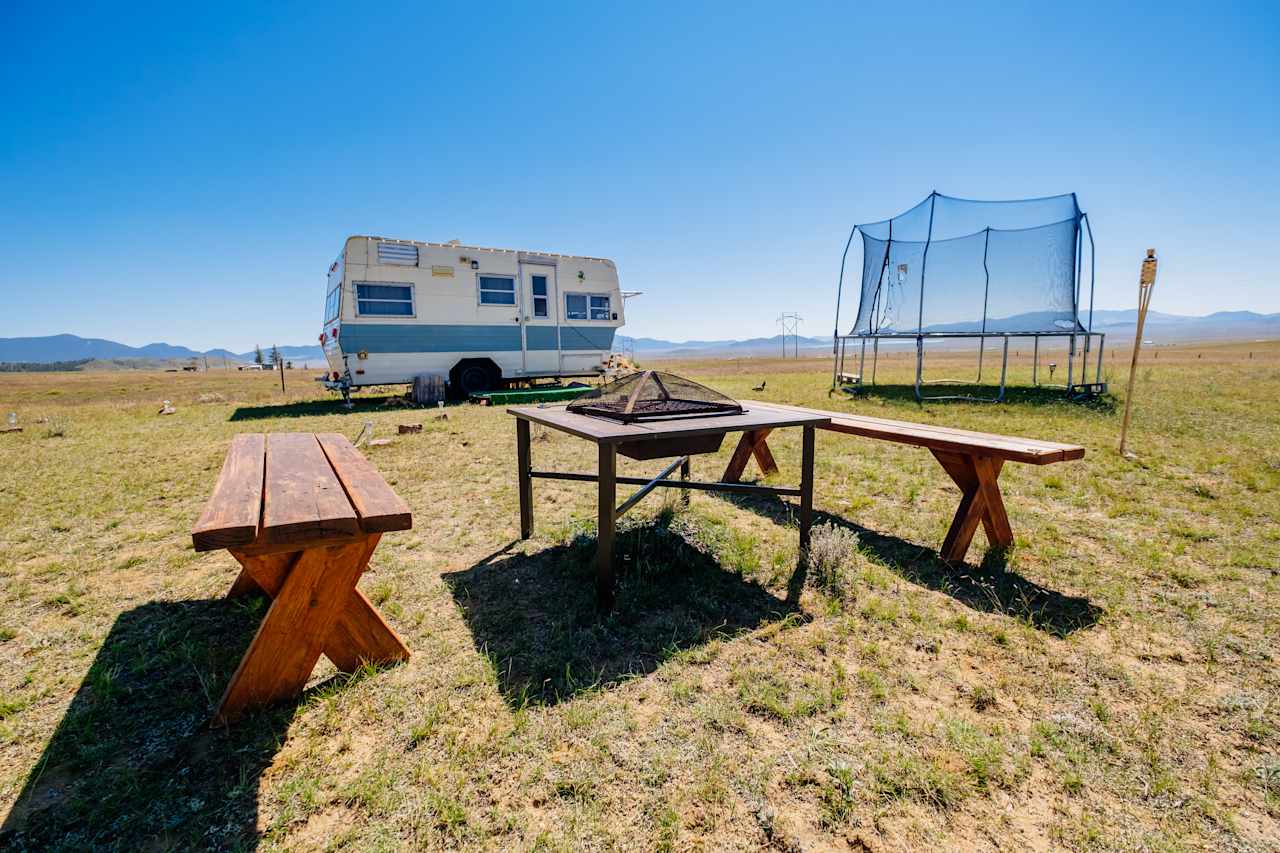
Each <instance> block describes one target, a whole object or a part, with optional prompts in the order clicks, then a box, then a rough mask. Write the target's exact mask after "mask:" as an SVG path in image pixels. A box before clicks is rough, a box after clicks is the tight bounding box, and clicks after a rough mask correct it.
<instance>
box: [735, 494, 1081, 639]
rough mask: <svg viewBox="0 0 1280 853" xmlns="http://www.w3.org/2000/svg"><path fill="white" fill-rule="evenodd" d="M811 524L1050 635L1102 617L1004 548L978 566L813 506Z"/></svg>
mask: <svg viewBox="0 0 1280 853" xmlns="http://www.w3.org/2000/svg"><path fill="white" fill-rule="evenodd" d="M715 496H716V497H717V498H719V499H721V500H725V501H729V502H730V503H732V504H735V505H736V506H739V507H741V508H743V509H746V510H750V511H751V512H755V513H757V514H759V515H763V516H765V517H767V518H770V519H772V520H774V521H775V522H777V523H780V524H786V523H788V522H790V521H791V520H792V519H791V516H792V513H793V512H794V509H793V507H792V506H791V504H788V503H787V502H785V501H783V500H782V499H780V498H776V497H763V496H755V495H731V494H722V493H716V494H715ZM813 524H814V526H815V527H816V526H818V525H820V524H831V525H833V526H835V527H843V528H845V529H847V530H852V531H853V532H854V533H857V534H858V541H859V542H860V543H861V546H862V548H863V549H864V550H865V551H867V552H869V553H870V554H872V555H873V556H875V558H876V559H877V560H879V561H880V562H881V563H883V564H884V565H885V566H887V567H888V568H889V569H890V570H892V571H893V572H895V573H896V574H898V575H899V576H900V577H902V578H903V579H904V580H907V581H910V582H911V583H914V584H917V585H919V586H923V587H926V588H928V589H932V590H935V591H937V592H941V593H944V594H946V595H949V596H951V597H952V598H954V599H955V600H956V601H958V602H960V603H961V604H963V605H965V606H966V607H969V608H972V609H974V610H979V611H982V612H983V613H998V614H1000V615H1002V616H1012V617H1014V618H1017V619H1025V620H1026V621H1027V622H1028V623H1029V624H1031V625H1033V626H1034V627H1036V628H1037V629H1039V630H1041V631H1045V632H1047V633H1049V634H1053V635H1054V636H1056V637H1066V636H1068V635H1069V634H1071V633H1073V632H1075V631H1079V630H1082V629H1085V628H1091V627H1093V626H1094V625H1095V624H1097V622H1098V620H1099V619H1100V618H1101V617H1102V608H1101V607H1098V606H1097V605H1096V604H1093V603H1092V602H1090V601H1089V599H1087V598H1081V597H1079V596H1074V595H1064V594H1062V593H1060V592H1057V591H1056V590H1052V589H1048V588H1046V587H1043V586H1040V585H1039V584H1037V583H1035V582H1034V581H1031V580H1028V579H1027V578H1024V577H1023V576H1022V575H1020V574H1018V573H1017V572H1014V571H1010V570H1009V569H1008V566H1007V564H1006V561H1005V554H1004V552H1003V551H1001V550H999V549H992V550H990V551H988V552H987V555H986V557H985V558H984V559H983V561H982V564H981V565H980V566H971V565H968V564H964V565H958V566H952V565H949V564H948V563H946V562H944V561H943V560H942V559H941V558H940V557H939V556H938V552H937V551H935V550H933V549H931V548H926V547H924V546H923V545H917V544H915V543H914V542H908V541H907V540H905V539H899V538H898V537H896V536H889V535H886V534H884V533H877V532H876V531H874V530H870V529H868V528H866V527H863V526H862V525H860V524H854V523H853V522H851V521H849V520H847V519H845V518H842V517H840V516H838V515H832V514H831V513H827V512H822V511H820V510H814V512H813Z"/></svg>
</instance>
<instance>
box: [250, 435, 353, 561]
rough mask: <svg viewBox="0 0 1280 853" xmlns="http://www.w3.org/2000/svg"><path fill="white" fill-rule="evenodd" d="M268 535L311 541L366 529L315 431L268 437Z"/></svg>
mask: <svg viewBox="0 0 1280 853" xmlns="http://www.w3.org/2000/svg"><path fill="white" fill-rule="evenodd" d="M266 461H267V467H266V477H265V481H264V482H265V487H264V489H263V496H262V537H263V539H264V540H266V541H267V542H271V543H290V542H299V543H301V542H306V541H307V540H310V539H317V538H321V537H327V536H353V535H355V534H358V533H359V532H360V523H359V521H358V520H357V518H356V511H355V509H353V508H352V506H351V501H350V500H349V499H348V498H347V493H346V491H345V490H344V489H343V488H342V483H340V482H339V481H338V477H337V475H335V474H334V473H333V468H331V467H330V466H329V460H328V458H327V457H326V456H325V454H324V451H323V450H321V449H320V443H319V442H318V441H316V437H315V436H314V435H312V434H311V433H299V432H286V433H272V434H270V435H268V436H267V454H266Z"/></svg>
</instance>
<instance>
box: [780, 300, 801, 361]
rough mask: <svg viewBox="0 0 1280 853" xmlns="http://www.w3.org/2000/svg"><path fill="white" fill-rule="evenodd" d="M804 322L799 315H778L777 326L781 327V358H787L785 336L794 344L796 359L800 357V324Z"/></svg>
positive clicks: (791, 313) (789, 313)
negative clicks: (788, 336) (789, 337)
mask: <svg viewBox="0 0 1280 853" xmlns="http://www.w3.org/2000/svg"><path fill="white" fill-rule="evenodd" d="M803 322H804V318H803V317H801V316H800V315H799V314H796V313H795V312H794V311H792V312H784V313H782V314H779V315H778V325H779V326H781V327H782V357H783V358H786V357H787V335H791V338H792V340H793V342H794V344H795V353H796V358H799V357H800V324H801V323H803Z"/></svg>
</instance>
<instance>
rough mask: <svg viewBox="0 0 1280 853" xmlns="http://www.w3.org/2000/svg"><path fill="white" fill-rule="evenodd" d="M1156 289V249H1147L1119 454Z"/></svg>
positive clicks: (1126, 434) (1140, 277)
mask: <svg viewBox="0 0 1280 853" xmlns="http://www.w3.org/2000/svg"><path fill="white" fill-rule="evenodd" d="M1155 289H1156V250H1155V249H1147V257H1146V260H1144V261H1143V262H1142V272H1141V273H1139V275H1138V333H1137V335H1136V336H1135V337H1134V340H1133V360H1132V361H1131V362H1130V363H1129V387H1128V388H1127V389H1126V390H1125V393H1124V421H1123V422H1122V423H1121V424H1120V455H1121V456H1124V455H1125V449H1124V443H1125V439H1127V438H1128V436H1129V412H1130V410H1131V409H1132V408H1133V380H1134V377H1135V376H1137V373H1138V351H1139V350H1141V349H1142V327H1143V326H1144V325H1146V322H1147V308H1148V306H1150V305H1151V292H1152V291H1153V290H1155Z"/></svg>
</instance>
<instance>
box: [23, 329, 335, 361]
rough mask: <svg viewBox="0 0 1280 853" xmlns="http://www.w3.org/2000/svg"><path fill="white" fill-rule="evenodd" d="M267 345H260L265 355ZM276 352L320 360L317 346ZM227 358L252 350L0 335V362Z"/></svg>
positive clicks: (247, 356) (247, 355)
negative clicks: (194, 348) (199, 348)
mask: <svg viewBox="0 0 1280 853" xmlns="http://www.w3.org/2000/svg"><path fill="white" fill-rule="evenodd" d="M270 353H271V347H270V346H264V347H263V348H262V354H263V355H264V356H268V355H270ZM280 354H281V355H282V356H284V357H285V358H286V359H289V360H290V361H323V360H324V351H323V350H321V349H320V347H318V346H285V347H280ZM205 357H207V358H212V359H218V360H221V359H224V358H225V359H227V360H228V361H235V362H251V361H253V351H252V350H250V351H249V352H242V353H234V352H231V351H230V350H226V349H211V350H207V351H205V352H200V351H198V350H193V349H191V348H189V347H184V346H175V345H174V344H165V343H155V344H147V345H145V346H140V347H131V346H129V345H128V344H122V343H118V342H116V341H108V340H105V339H103V338H82V337H80V336H79V335H47V336H45V337H39V338H0V362H40V363H44V362H55V361H82V360H85V359H89V360H93V361H111V360H114V359H146V360H156V361H171V360H175V359H178V360H181V359H190V358H205Z"/></svg>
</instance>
